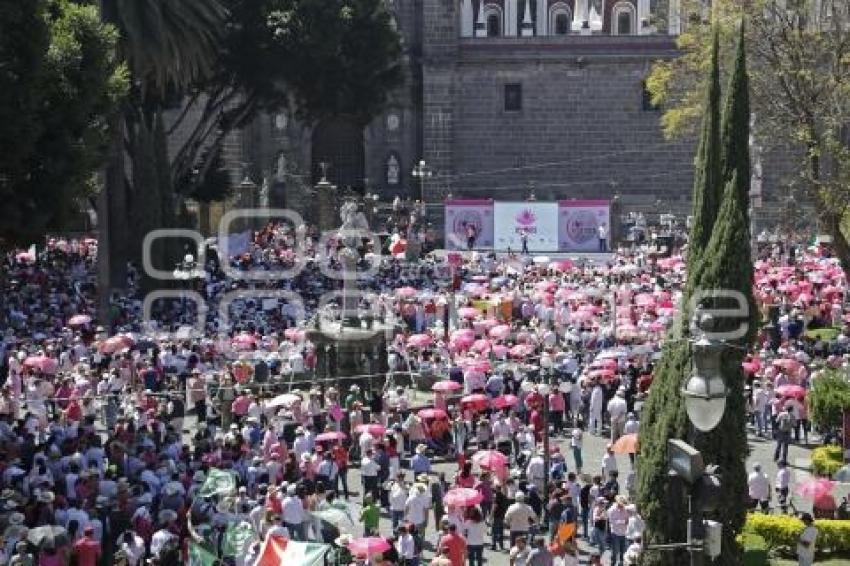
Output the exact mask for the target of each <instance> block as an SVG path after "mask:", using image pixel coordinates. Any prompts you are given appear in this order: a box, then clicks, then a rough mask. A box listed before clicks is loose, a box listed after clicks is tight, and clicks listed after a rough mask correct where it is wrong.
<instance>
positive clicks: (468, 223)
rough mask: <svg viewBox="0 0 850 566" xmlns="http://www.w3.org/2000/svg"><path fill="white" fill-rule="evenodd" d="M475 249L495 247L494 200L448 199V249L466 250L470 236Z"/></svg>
mask: <svg viewBox="0 0 850 566" xmlns="http://www.w3.org/2000/svg"><path fill="white" fill-rule="evenodd" d="M473 235H474V237H475V242H474V244H473V248H474V249H488V248H492V247H493V201H492V200H490V199H468V200H448V201H446V249H447V250H465V249H467V242H468V239H469V238H470V236H473Z"/></svg>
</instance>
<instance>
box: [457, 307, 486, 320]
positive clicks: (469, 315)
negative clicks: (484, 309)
mask: <svg viewBox="0 0 850 566" xmlns="http://www.w3.org/2000/svg"><path fill="white" fill-rule="evenodd" d="M457 314H458V316H459V317H461V318H465V319H467V320H472V319H473V318H477V317H478V315H480V314H481V311H479V310H478V309H476V308H475V307H463V308H459V309H458V310H457Z"/></svg>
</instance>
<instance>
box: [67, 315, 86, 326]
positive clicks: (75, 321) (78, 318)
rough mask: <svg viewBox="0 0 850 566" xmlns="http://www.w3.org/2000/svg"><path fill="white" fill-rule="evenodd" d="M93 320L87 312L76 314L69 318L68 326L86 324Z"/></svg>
mask: <svg viewBox="0 0 850 566" xmlns="http://www.w3.org/2000/svg"><path fill="white" fill-rule="evenodd" d="M90 322H91V317H90V316H89V315H87V314H75V315H74V316H72V317H71V318H69V319H68V326H84V325H86V324H88V323H90Z"/></svg>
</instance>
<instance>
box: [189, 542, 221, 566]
mask: <svg viewBox="0 0 850 566" xmlns="http://www.w3.org/2000/svg"><path fill="white" fill-rule="evenodd" d="M217 561H218V558H216V556H215V554H213V553H212V552H210V551H209V550H207V549H206V548H204V547H203V546H201V545H200V544H196V543H194V542H190V543H189V565H188V566H213V565H214V564H215V563H216V562H217Z"/></svg>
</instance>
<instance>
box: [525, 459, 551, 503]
mask: <svg viewBox="0 0 850 566" xmlns="http://www.w3.org/2000/svg"><path fill="white" fill-rule="evenodd" d="M525 474H526V477H528V481H529V482H530V483H531V484H532V485H534V486H535V487H537V490H538V492H539V493H543V484H544V483H546V462H545V461H544V460H543V452H542V451H541V450H538V451H537V452H535V453H534V455H533V456H532V457H531V458H530V459H529V460H528V466H526V468H525Z"/></svg>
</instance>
